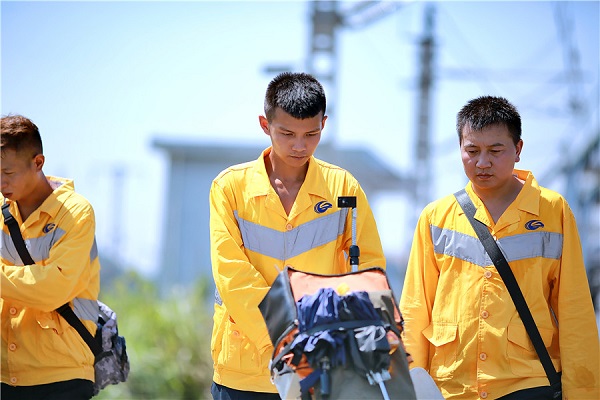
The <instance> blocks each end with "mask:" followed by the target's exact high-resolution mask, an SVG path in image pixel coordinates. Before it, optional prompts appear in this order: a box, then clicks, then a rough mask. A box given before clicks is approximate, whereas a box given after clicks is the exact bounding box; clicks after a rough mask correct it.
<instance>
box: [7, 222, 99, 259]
mask: <svg viewBox="0 0 600 400" xmlns="http://www.w3.org/2000/svg"><path fill="white" fill-rule="evenodd" d="M64 235H65V231H64V230H62V229H60V228H55V229H54V230H52V231H51V232H49V233H47V234H45V235H44V236H40V237H37V238H33V239H27V240H25V246H26V247H27V251H28V252H29V255H31V258H33V261H35V262H38V261H42V260H46V259H48V257H50V249H51V248H52V246H54V245H55V244H56V242H58V241H59V240H60V239H61V238H62V237H63V236H64ZM0 256H1V257H2V258H4V259H5V260H8V261H10V262H11V263H12V264H13V265H23V262H22V261H21V257H19V253H17V249H16V247H15V244H14V242H13V241H12V239H11V237H10V235H8V234H7V233H5V232H4V231H3V232H2V243H0ZM96 257H98V245H97V244H96V238H95V237H94V243H93V244H92V249H91V250H90V261H94V260H95V259H96Z"/></svg>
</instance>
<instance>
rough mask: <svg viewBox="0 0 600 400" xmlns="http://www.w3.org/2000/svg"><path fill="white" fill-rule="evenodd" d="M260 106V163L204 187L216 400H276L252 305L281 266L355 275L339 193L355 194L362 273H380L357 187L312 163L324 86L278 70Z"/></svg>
mask: <svg viewBox="0 0 600 400" xmlns="http://www.w3.org/2000/svg"><path fill="white" fill-rule="evenodd" d="M264 104H265V115H264V116H260V117H259V123H260V126H261V128H262V130H263V131H264V133H265V134H266V135H267V136H269V138H270V140H271V146H270V147H269V148H267V149H266V150H265V151H264V152H263V153H262V154H261V155H260V156H259V157H258V159H257V160H255V161H251V162H248V163H245V164H240V165H235V166H232V167H230V168H228V169H226V170H225V171H223V172H221V173H220V174H219V175H218V176H217V177H216V178H215V180H214V182H213V184H212V188H211V191H210V230H211V258H212V268H213V277H214V280H215V284H216V289H217V293H216V299H215V306H214V309H215V313H214V326H213V335H212V343H211V348H212V357H213V362H214V377H213V379H214V383H213V386H212V395H213V398H215V399H233V398H236V399H269V398H272V399H279V396H278V395H277V390H276V388H275V386H274V385H273V384H272V383H271V382H270V374H269V370H268V365H269V360H270V358H271V355H272V352H273V347H272V345H271V341H270V339H269V335H268V332H267V328H266V326H265V323H264V320H263V318H262V315H261V313H260V311H259V309H258V304H259V303H260V301H261V300H262V299H263V297H264V296H265V295H266V293H267V291H268V290H269V287H270V285H271V284H272V283H273V281H274V280H275V278H276V277H277V274H278V273H279V272H280V271H281V270H283V268H284V267H285V266H287V265H289V266H292V267H294V268H295V269H298V270H303V271H309V272H318V273H321V274H339V273H344V272H348V271H350V270H351V268H350V264H349V260H348V257H347V253H348V249H349V247H350V245H351V244H352V243H351V241H352V232H351V223H350V218H351V216H350V213H348V212H347V210H348V209H339V208H337V198H338V197H339V196H356V197H357V210H358V218H357V224H356V235H357V241H358V243H360V250H361V254H360V256H361V264H360V266H359V268H360V269H363V268H367V267H372V266H379V267H382V268H385V258H384V255H383V251H382V247H381V242H380V240H379V235H378V232H377V227H376V224H375V219H374V217H373V213H372V211H371V209H370V207H369V204H368V202H367V198H366V196H365V193H364V192H363V190H362V189H361V187H360V185H359V184H358V182H357V181H356V179H354V177H353V176H352V175H350V173H348V172H347V171H345V170H343V169H341V168H339V167H336V166H334V165H331V164H328V163H325V162H323V161H320V160H318V159H316V158H314V157H313V153H314V151H315V149H316V148H317V145H318V144H319V140H320V139H321V131H322V130H323V128H324V126H325V120H326V119H327V117H326V116H325V105H326V101H325V93H324V91H323V88H322V86H321V84H320V83H319V82H318V81H317V80H316V79H315V78H314V77H312V76H310V75H308V74H304V73H283V74H280V75H278V76H277V77H275V78H274V79H273V80H272V81H271V82H270V84H269V86H268V88H267V92H266V96H265V102H264ZM236 396H239V397H236Z"/></svg>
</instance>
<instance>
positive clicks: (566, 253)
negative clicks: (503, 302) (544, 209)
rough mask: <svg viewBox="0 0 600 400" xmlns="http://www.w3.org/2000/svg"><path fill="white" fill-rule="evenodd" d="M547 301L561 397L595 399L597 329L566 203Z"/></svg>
mask: <svg viewBox="0 0 600 400" xmlns="http://www.w3.org/2000/svg"><path fill="white" fill-rule="evenodd" d="M551 302H552V308H553V309H554V310H555V314H556V317H557V320H558V329H559V338H560V358H561V364H562V385H563V393H564V396H565V398H568V399H588V398H589V399H592V398H593V399H599V398H600V389H599V387H600V386H599V380H600V376H599V372H598V371H599V369H600V357H599V355H600V349H599V341H598V327H597V325H596V315H595V313H594V308H593V303H592V297H591V295H590V291H589V284H588V280H587V276H586V272H585V266H584V263H583V256H582V250H581V244H580V240H579V234H578V233H577V225H576V222H575V218H574V216H573V213H572V211H571V209H570V208H569V205H568V204H567V203H566V201H565V202H564V204H563V253H562V257H561V266H560V272H559V276H558V279H557V281H556V283H555V287H554V289H553V291H552V299H551Z"/></svg>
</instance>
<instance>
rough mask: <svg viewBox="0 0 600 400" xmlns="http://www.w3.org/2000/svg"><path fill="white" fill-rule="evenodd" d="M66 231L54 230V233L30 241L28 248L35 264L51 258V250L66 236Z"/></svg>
mask: <svg viewBox="0 0 600 400" xmlns="http://www.w3.org/2000/svg"><path fill="white" fill-rule="evenodd" d="M65 233H66V232H65V231H64V230H62V229H61V228H58V227H56V228H54V229H53V230H52V231H50V232H48V233H46V234H45V235H44V236H40V237H37V238H33V239H28V240H26V242H28V246H27V248H28V249H29V254H31V258H33V260H34V261H35V262H38V261H41V260H46V259H47V258H48V257H50V249H51V248H52V246H54V244H55V243H56V242H58V241H59V240H60V239H61V238H62V237H63V236H64V235H65Z"/></svg>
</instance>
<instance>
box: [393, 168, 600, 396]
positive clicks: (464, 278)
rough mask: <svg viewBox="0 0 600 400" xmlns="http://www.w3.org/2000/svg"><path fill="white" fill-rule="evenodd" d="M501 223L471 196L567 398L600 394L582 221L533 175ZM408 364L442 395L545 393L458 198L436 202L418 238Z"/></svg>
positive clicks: (409, 276) (410, 280)
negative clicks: (581, 238) (423, 373)
mask: <svg viewBox="0 0 600 400" xmlns="http://www.w3.org/2000/svg"><path fill="white" fill-rule="evenodd" d="M515 174H516V175H517V176H518V177H519V178H520V179H522V180H524V181H525V184H524V186H523V188H522V189H521V192H520V193H519V195H518V196H517V198H516V199H515V201H514V202H513V203H512V204H511V205H510V206H509V207H508V209H507V210H506V211H505V212H504V213H503V214H502V216H501V217H500V218H499V220H498V221H497V222H496V223H494V222H493V220H492V218H491V217H490V215H489V213H488V212H487V210H486V208H485V206H484V205H483V202H482V201H481V200H480V199H479V198H478V197H477V195H476V194H475V193H474V191H473V189H472V185H471V183H469V184H467V187H466V190H467V193H468V194H469V197H470V198H471V200H472V201H473V203H474V205H475V207H476V208H477V212H476V214H475V218H476V219H477V220H479V221H481V222H483V223H484V224H485V225H487V226H488V228H489V230H490V232H491V234H492V236H493V237H494V238H495V239H496V241H497V243H498V245H499V246H500V248H501V249H502V251H503V253H504V255H505V257H506V259H507V261H508V262H509V264H510V266H511V269H512V271H513V273H514V275H515V277H516V280H517V282H518V284H519V286H520V288H521V291H522V292H523V295H524V297H525V300H526V302H527V304H528V306H529V309H530V310H531V313H532V315H533V318H534V320H535V322H536V325H537V326H538V328H539V331H540V334H541V336H542V339H543V341H544V344H545V345H546V347H547V349H548V352H549V353H550V356H551V358H552V361H553V363H554V365H555V367H556V369H557V371H561V370H562V384H563V396H564V398H570V399H588V398H594V399H597V398H600V397H599V396H598V368H599V358H598V356H599V348H598V330H597V326H596V319H595V314H594V309H593V306H592V301H591V296H590V291H589V285H588V281H587V278H586V272H585V268H584V264H583V258H582V251H581V245H580V241H579V235H578V233H577V226H576V224H575V219H574V217H573V214H572V212H571V209H570V208H569V206H568V204H567V202H566V201H565V199H564V198H563V197H561V196H560V195H559V194H557V193H555V192H553V191H550V190H548V189H545V188H542V187H540V186H538V184H537V182H536V180H535V179H534V177H533V175H532V174H531V173H530V172H528V171H519V170H515ZM400 308H401V312H402V315H403V317H404V321H405V325H404V335H405V337H404V344H405V345H406V347H407V351H408V352H409V353H410V354H411V355H412V357H413V360H414V362H413V364H412V365H411V367H417V366H418V367H423V368H425V369H426V370H428V371H429V372H430V374H431V375H432V377H433V378H434V380H435V381H436V383H437V385H438V386H439V388H440V389H441V391H442V394H443V395H444V397H445V398H447V399H449V398H452V399H455V398H456V399H478V398H481V399H486V398H489V399H495V398H498V397H500V396H503V395H506V394H508V393H511V392H514V391H517V390H521V389H526V388H531V387H536V386H548V385H549V382H548V379H547V378H546V374H545V372H544V369H543V368H542V364H541V362H540V361H539V358H538V356H537V353H536V352H535V350H534V348H533V346H532V344H531V341H530V340H529V337H528V335H527V332H526V330H525V327H524V326H523V323H522V321H521V319H520V317H519V315H518V313H517V311H516V308H515V305H514V303H513V301H512V299H511V297H510V295H509V293H508V291H507V289H506V286H505V285H504V282H503V280H502V278H501V277H500V275H499V274H498V272H497V270H496V267H495V266H494V265H492V262H491V260H490V258H489V257H488V256H487V253H486V252H485V250H484V249H483V245H482V244H481V242H480V241H479V239H478V238H477V235H476V234H475V232H474V230H473V228H472V227H471V224H470V223H469V221H468V219H467V217H466V216H465V215H464V213H463V211H462V209H461V207H460V205H459V204H458V203H457V201H456V199H455V197H454V196H447V197H445V198H442V199H441V200H438V201H436V202H433V203H431V204H429V205H428V206H427V207H426V208H425V209H424V210H423V212H422V214H421V217H420V219H419V222H418V226H417V228H416V231H415V235H414V240H413V245H412V249H411V254H410V259H409V264H408V269H407V272H406V278H405V281H404V288H403V291H402V296H401V300H400Z"/></svg>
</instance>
